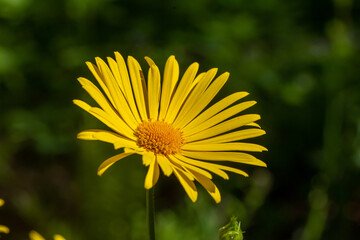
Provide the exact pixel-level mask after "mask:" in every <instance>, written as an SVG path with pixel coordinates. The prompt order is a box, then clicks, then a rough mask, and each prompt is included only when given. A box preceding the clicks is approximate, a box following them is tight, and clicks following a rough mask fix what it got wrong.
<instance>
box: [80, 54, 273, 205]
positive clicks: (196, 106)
mask: <svg viewBox="0 0 360 240" xmlns="http://www.w3.org/2000/svg"><path fill="white" fill-rule="evenodd" d="M95 60H96V64H93V63H90V62H87V63H86V64H87V66H88V68H89V69H90V71H91V72H92V74H93V75H94V77H95V79H96V80H97V82H98V84H99V86H100V88H101V90H100V89H99V88H98V87H97V86H95V85H94V84H93V83H92V82H91V81H89V80H88V79H85V78H82V77H81V78H79V79H78V81H79V82H80V84H81V85H82V87H83V88H84V89H85V90H86V91H87V92H88V93H89V95H90V96H91V97H92V98H93V99H94V100H95V101H96V103H97V104H98V105H99V107H93V106H90V105H89V104H87V103H85V102H84V101H81V100H74V103H75V104H76V105H78V106H79V107H80V108H82V109H84V110H85V111H87V112H88V113H90V114H91V115H93V116H94V117H96V118H97V119H98V120H100V121H101V122H103V123H104V124H105V125H107V126H108V127H109V128H110V129H111V131H107V130H97V129H96V130H86V131H82V132H80V133H79V134H78V135H77V137H78V138H79V139H83V140H100V141H104V142H108V143H111V144H113V145H114V148H115V149H120V148H121V149H124V152H123V153H120V154H118V155H115V156H113V157H111V158H109V159H107V160H106V161H104V162H103V163H102V164H101V165H100V166H99V168H98V175H102V174H103V173H104V172H105V171H106V170H107V169H108V168H109V167H110V166H111V165H113V164H114V163H115V162H117V161H119V160H120V159H122V158H124V157H127V156H129V155H132V154H139V155H141V156H142V161H143V164H144V165H145V166H147V167H148V171H147V174H146V177H145V184H144V185H145V188H146V189H150V188H152V187H153V186H154V185H155V184H156V182H157V180H158V178H159V174H160V169H161V171H162V172H163V173H164V175H166V176H170V175H171V174H174V175H175V176H176V178H177V179H178V180H179V182H180V183H181V185H182V186H183V188H184V189H185V191H186V193H187V194H188V196H189V197H190V199H191V200H192V201H193V202H195V201H196V199H197V196H198V192H197V189H196V186H195V184H194V181H195V180H196V181H198V182H199V183H200V184H201V185H202V186H203V187H204V188H205V189H206V190H207V191H208V192H209V194H210V195H211V196H212V197H213V198H214V200H215V202H217V203H219V202H220V201H221V197H220V192H219V190H218V188H217V187H216V185H215V184H214V183H213V182H212V180H211V179H212V177H213V176H212V174H216V175H219V176H221V177H222V178H224V179H229V177H228V175H227V173H226V171H228V172H234V173H237V174H241V175H243V176H248V174H247V173H245V172H244V171H242V170H240V169H238V168H237V167H232V166H227V165H224V164H223V163H224V162H232V163H239V164H250V165H257V166H266V164H265V163H264V162H262V161H261V160H259V159H257V158H255V157H254V156H252V155H250V154H248V153H245V152H261V151H265V150H266V148H264V147H262V146H260V145H257V144H253V143H245V142H239V141H242V140H245V139H249V138H253V137H257V136H261V135H263V134H265V131H264V130H262V129H260V126H259V125H258V124H257V123H255V122H256V121H257V120H259V119H260V116H259V115H258V114H244V115H239V113H240V112H242V111H243V110H245V109H247V108H249V107H251V106H253V105H254V104H255V103H256V102H255V101H245V102H238V101H239V100H240V99H242V98H243V97H245V96H247V95H248V93H247V92H236V93H234V94H232V95H230V96H227V97H225V98H223V99H222V100H220V101H218V102H216V103H214V104H212V105H211V106H210V107H208V108H206V107H207V106H208V105H209V104H210V102H211V101H212V99H213V98H214V97H215V95H216V94H217V93H218V92H219V91H220V89H221V88H222V87H223V85H224V84H225V83H226V81H227V79H228V78H229V73H227V72H225V73H223V74H221V75H220V76H218V77H217V78H215V75H216V73H217V69H216V68H213V69H210V70H209V71H207V72H202V73H199V74H198V69H199V64H198V63H196V62H195V63H193V64H191V65H190V66H189V67H188V69H187V70H186V71H185V73H184V74H183V75H182V77H181V79H179V64H178V62H177V61H176V59H175V57H174V56H170V57H169V58H168V60H167V62H166V64H165V69H164V73H163V76H162V80H161V76H160V71H159V68H158V67H157V66H156V65H155V63H154V61H153V60H152V59H150V58H149V57H145V60H146V61H147V63H148V65H149V70H148V73H147V80H146V79H145V77H144V72H143V70H142V69H141V67H140V64H139V63H138V62H137V61H136V60H135V59H134V58H133V57H131V56H129V57H128V58H127V64H126V63H125V61H124V58H123V57H122V56H121V55H120V53H118V52H115V59H113V58H110V57H108V58H107V63H105V62H104V61H103V60H102V59H101V58H98V57H97V58H95ZM244 151H245V152H244Z"/></svg>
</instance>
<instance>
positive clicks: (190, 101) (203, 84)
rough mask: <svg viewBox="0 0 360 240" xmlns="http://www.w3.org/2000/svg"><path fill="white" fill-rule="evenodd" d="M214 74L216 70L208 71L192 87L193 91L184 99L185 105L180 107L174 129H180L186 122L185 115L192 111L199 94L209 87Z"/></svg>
mask: <svg viewBox="0 0 360 240" xmlns="http://www.w3.org/2000/svg"><path fill="white" fill-rule="evenodd" d="M216 73H217V68H213V69H210V70H209V71H207V72H206V74H205V75H204V76H203V78H202V79H201V80H200V82H199V84H197V85H196V86H195V87H194V89H193V91H192V92H191V93H190V95H189V97H188V98H187V99H186V101H185V103H184V104H183V106H182V107H181V109H180V111H179V114H178V116H177V117H176V119H175V121H174V123H173V125H174V127H182V126H183V125H184V124H183V122H184V121H186V120H188V119H187V118H186V117H187V114H189V112H191V111H192V108H194V106H195V105H196V104H197V101H198V99H199V96H201V94H202V93H203V92H204V91H205V89H206V88H207V87H208V86H209V84H210V82H211V81H212V80H213V78H214V77H215V75H216ZM185 118H186V119H185ZM190 120H192V119H190Z"/></svg>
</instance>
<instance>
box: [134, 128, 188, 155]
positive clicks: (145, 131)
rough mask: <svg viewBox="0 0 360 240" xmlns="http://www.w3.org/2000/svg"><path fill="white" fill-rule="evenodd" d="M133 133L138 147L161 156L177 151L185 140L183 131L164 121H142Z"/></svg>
mask: <svg viewBox="0 0 360 240" xmlns="http://www.w3.org/2000/svg"><path fill="white" fill-rule="evenodd" d="M134 135H135V136H136V137H137V141H136V144H137V145H138V146H139V147H142V148H144V149H146V151H148V152H153V153H154V154H156V155H163V156H167V155H171V154H175V153H178V152H179V151H180V148H181V146H182V145H183V144H184V142H185V141H184V138H183V136H182V135H183V133H182V132H181V131H180V130H179V129H176V128H174V127H173V126H172V125H170V124H168V123H166V122H164V121H155V122H151V121H143V122H142V123H141V124H140V125H139V126H138V127H137V129H136V130H135V133H134Z"/></svg>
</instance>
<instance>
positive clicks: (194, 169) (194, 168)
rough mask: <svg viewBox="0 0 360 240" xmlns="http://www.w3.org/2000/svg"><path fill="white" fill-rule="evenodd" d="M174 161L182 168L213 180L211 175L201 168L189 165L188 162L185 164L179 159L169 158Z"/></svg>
mask: <svg viewBox="0 0 360 240" xmlns="http://www.w3.org/2000/svg"><path fill="white" fill-rule="evenodd" d="M168 157H169V158H170V159H171V160H172V161H174V162H175V163H177V164H179V165H181V166H182V167H184V168H186V169H189V170H192V171H196V172H198V173H200V174H202V175H204V176H206V177H207V178H210V179H211V178H212V176H211V174H210V173H209V172H207V171H205V170H203V169H201V168H198V167H195V166H194V165H191V164H188V163H186V162H183V161H181V160H179V159H177V158H176V157H175V156H168Z"/></svg>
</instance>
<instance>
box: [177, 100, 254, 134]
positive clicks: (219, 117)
mask: <svg viewBox="0 0 360 240" xmlns="http://www.w3.org/2000/svg"><path fill="white" fill-rule="evenodd" d="M254 104H256V102H255V101H247V102H242V103H240V104H237V105H235V106H233V107H231V108H228V109H226V110H224V111H222V112H220V113H218V114H216V115H215V116H213V117H211V118H209V119H207V120H206V121H205V122H202V123H200V124H198V125H197V126H196V127H193V128H192V129H188V130H183V131H184V137H185V138H186V137H187V136H190V135H192V134H195V133H198V132H202V131H203V130H204V129H208V128H210V127H212V126H215V125H216V124H218V123H220V122H222V121H224V120H226V119H228V118H230V117H232V116H234V115H236V114H238V113H240V112H241V111H243V110H245V109H247V108H249V107H251V106H253V105H254Z"/></svg>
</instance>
